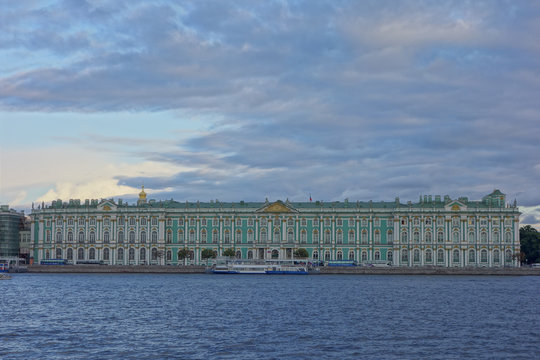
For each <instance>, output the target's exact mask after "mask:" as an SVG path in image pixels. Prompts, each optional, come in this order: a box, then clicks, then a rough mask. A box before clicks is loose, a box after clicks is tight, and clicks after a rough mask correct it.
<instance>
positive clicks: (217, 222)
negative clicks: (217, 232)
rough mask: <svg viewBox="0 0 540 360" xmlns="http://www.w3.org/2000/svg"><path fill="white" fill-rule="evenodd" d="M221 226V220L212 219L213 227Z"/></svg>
mask: <svg viewBox="0 0 540 360" xmlns="http://www.w3.org/2000/svg"><path fill="white" fill-rule="evenodd" d="M218 225H219V219H218V218H217V217H215V218H213V219H212V226H218Z"/></svg>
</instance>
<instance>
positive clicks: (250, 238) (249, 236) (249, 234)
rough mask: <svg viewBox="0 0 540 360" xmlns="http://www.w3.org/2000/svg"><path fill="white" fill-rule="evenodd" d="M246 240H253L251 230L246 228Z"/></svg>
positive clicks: (250, 241)
mask: <svg viewBox="0 0 540 360" xmlns="http://www.w3.org/2000/svg"><path fill="white" fill-rule="evenodd" d="M247 241H248V242H249V243H252V242H253V230H251V229H249V230H248V235H247Z"/></svg>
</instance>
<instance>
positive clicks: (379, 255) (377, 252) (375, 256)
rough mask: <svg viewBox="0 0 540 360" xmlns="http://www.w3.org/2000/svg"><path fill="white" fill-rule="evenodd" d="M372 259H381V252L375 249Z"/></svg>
mask: <svg viewBox="0 0 540 360" xmlns="http://www.w3.org/2000/svg"><path fill="white" fill-rule="evenodd" d="M374 259H375V260H376V261H377V260H381V253H380V252H379V251H375V254H374Z"/></svg>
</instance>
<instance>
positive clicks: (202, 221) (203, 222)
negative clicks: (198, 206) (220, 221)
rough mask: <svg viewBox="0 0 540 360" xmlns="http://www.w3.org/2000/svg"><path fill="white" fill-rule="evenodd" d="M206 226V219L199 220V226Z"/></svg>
mask: <svg viewBox="0 0 540 360" xmlns="http://www.w3.org/2000/svg"><path fill="white" fill-rule="evenodd" d="M206 225H207V221H206V218H202V219H201V226H206Z"/></svg>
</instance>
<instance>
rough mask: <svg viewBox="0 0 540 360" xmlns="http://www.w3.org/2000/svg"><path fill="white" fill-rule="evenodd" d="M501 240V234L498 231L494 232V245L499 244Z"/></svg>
mask: <svg viewBox="0 0 540 360" xmlns="http://www.w3.org/2000/svg"><path fill="white" fill-rule="evenodd" d="M500 240H501V237H500V235H499V232H498V231H494V232H493V242H494V243H498V242H499V241H500Z"/></svg>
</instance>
